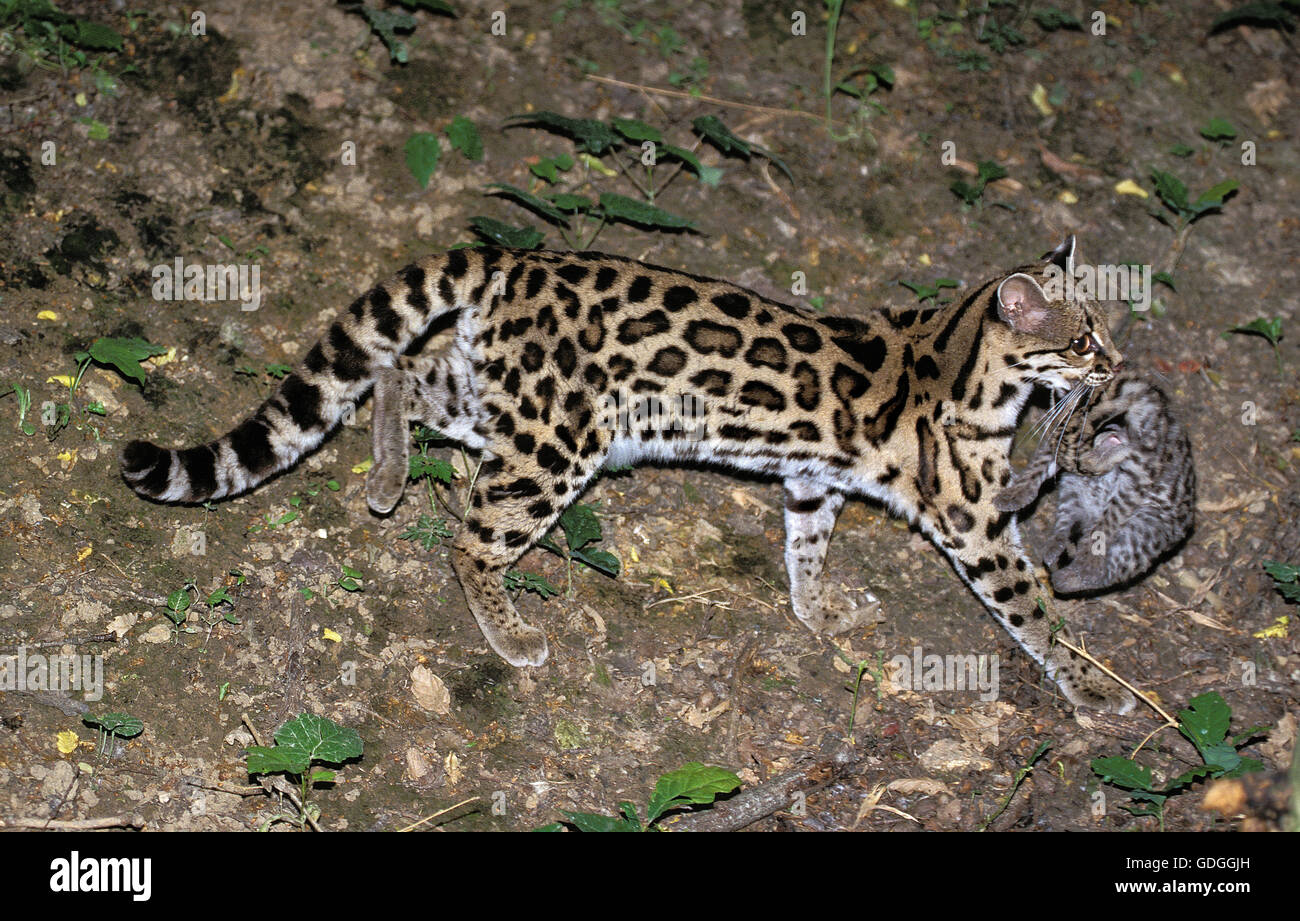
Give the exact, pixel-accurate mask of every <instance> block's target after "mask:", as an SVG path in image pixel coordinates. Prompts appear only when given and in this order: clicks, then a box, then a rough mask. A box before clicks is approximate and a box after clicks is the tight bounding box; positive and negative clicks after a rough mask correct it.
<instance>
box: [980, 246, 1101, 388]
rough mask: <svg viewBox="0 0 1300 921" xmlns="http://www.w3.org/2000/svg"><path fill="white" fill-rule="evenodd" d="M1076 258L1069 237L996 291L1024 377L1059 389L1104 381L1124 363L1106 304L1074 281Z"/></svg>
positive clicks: (1006, 280) (1000, 316) (1005, 280)
mask: <svg viewBox="0 0 1300 921" xmlns="http://www.w3.org/2000/svg"><path fill="white" fill-rule="evenodd" d="M1074 257H1075V243H1074V237H1073V236H1070V237H1067V238H1066V239H1065V242H1063V243H1062V244H1061V245H1060V246H1058V247H1057V248H1056V249H1054V250H1053V251H1052V252H1051V253H1050V254H1048V255H1047V256H1046V257H1045V259H1044V262H1043V263H1042V264H1041V265H1038V266H1023V267H1021V268H1020V269H1019V270H1017V271H1016V272H1015V273H1013V274H1011V275H1008V276H1007V277H1006V278H1004V279H1003V280H1002V282H1001V284H999V285H998V289H997V295H996V302H997V313H998V318H999V319H1000V320H1001V321H1002V322H1003V323H1005V324H1006V326H1007V327H1009V328H1010V332H1011V336H1010V337H1009V339H1010V341H1009V342H1008V345H1009V346H1010V347H1011V349H1012V350H1013V353H1014V358H1013V361H1015V362H1018V363H1019V366H1020V367H1021V368H1022V369H1023V374H1022V376H1023V377H1025V378H1027V379H1029V380H1033V381H1034V382H1035V383H1038V384H1042V385H1043V386H1045V387H1050V388H1051V389H1053V390H1056V391H1064V390H1073V389H1074V388H1075V387H1077V386H1078V385H1079V384H1087V385H1088V386H1092V387H1096V386H1100V385H1101V384H1105V383H1106V382H1108V381H1109V380H1110V379H1111V378H1112V377H1114V376H1115V371H1116V370H1117V369H1118V368H1119V367H1120V365H1121V364H1123V356H1122V355H1120V353H1119V349H1117V348H1115V343H1114V342H1112V341H1111V338H1110V331H1109V330H1108V329H1107V328H1106V314H1105V312H1104V311H1103V309H1102V306H1101V303H1100V302H1098V301H1097V300H1096V299H1095V298H1093V297H1092V296H1091V295H1090V294H1086V293H1083V292H1081V291H1080V288H1079V286H1076V285H1075V284H1074V283H1073V279H1074V277H1075V275H1074ZM1008 358H1012V355H1008ZM1010 363H1011V362H1008V364H1010Z"/></svg>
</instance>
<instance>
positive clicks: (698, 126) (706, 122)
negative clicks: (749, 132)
mask: <svg viewBox="0 0 1300 921" xmlns="http://www.w3.org/2000/svg"><path fill="white" fill-rule="evenodd" d="M691 127H692V128H694V129H695V132H696V133H697V134H699V135H700V136H701V137H703V138H704V139H705V140H706V141H708V142H709V143H710V144H712V145H713V146H714V147H716V148H718V150H720V151H722V152H723V153H724V154H729V153H735V154H737V155H739V156H740V157H741V158H743V159H745V160H748V159H749V157H750V147H749V145H748V144H747V143H745V142H744V141H742V140H741V139H740V138H738V137H736V136H735V135H734V134H732V133H731V129H729V128H728V127H727V126H726V125H724V124H723V123H722V120H721V119H719V118H718V117H717V116H715V115H701V116H700V117H699V118H697V119H695V120H694V121H693V122H691Z"/></svg>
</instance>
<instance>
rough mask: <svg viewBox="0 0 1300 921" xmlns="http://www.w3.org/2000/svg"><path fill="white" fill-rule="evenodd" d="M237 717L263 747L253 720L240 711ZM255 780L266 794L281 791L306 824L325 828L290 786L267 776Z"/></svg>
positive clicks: (315, 827)
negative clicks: (312, 815) (309, 812)
mask: <svg viewBox="0 0 1300 921" xmlns="http://www.w3.org/2000/svg"><path fill="white" fill-rule="evenodd" d="M239 718H240V721H241V722H243V724H244V725H245V726H247V727H248V731H249V733H251V734H252V736H253V741H254V742H256V743H257V744H258V746H260V747H263V748H264V747H265V746H263V745H262V738H261V736H259V735H258V734H257V728H256V727H255V726H253V721H252V720H250V719H249V718H248V714H247V713H241V714H240V715H239ZM257 782H258V784H260V785H261V787H262V789H263V790H265V791H266V792H267V793H268V794H269V793H270V792H271V791H272V790H275V791H277V792H279V793H281V794H282V795H284V796H286V797H288V799H289V802H291V803H293V805H294V808H296V809H297V810H298V815H300V816H302V817H303V818H304V819H306V820H307V824H308V825H310V826H311V827H312V829H313V830H314V831H324V830H325V829H323V828H321V827H320V825H319V824H318V823H317V821H316V820H315V819H313V818H312V817H311V816H310V815H308V814H307V810H306V808H305V807H304V806H303V804H302V801H301V800H300V799H298V794H296V793H295V792H294V790H293V788H292V787H290V786H289V785H288V784H287V783H284V782H283V781H281V782H280V783H274V782H272V781H271V780H270V778H267V777H259V778H258V779H257Z"/></svg>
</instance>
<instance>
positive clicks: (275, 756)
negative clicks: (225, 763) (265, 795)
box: [245, 745, 311, 774]
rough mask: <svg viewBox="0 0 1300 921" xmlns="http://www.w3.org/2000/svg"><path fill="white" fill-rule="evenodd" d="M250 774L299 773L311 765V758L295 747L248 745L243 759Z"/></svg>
mask: <svg viewBox="0 0 1300 921" xmlns="http://www.w3.org/2000/svg"><path fill="white" fill-rule="evenodd" d="M245 761H246V763H247V767H248V773H250V774H279V773H280V772H282V771H283V772H285V773H288V774H301V773H302V772H303V771H305V770H307V768H309V767H311V759H310V758H309V757H308V756H307V755H306V754H305V753H303V752H301V751H299V750H297V749H290V748H281V747H280V746H278V745H277V746H276V747H274V748H267V747H266V746H264V745H250V746H249V747H248V757H247V758H246V759H245Z"/></svg>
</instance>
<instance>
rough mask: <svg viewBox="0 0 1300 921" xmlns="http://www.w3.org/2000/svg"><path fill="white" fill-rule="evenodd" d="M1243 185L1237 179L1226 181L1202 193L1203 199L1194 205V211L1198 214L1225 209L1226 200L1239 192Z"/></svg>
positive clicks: (1199, 199)
mask: <svg viewBox="0 0 1300 921" xmlns="http://www.w3.org/2000/svg"><path fill="white" fill-rule="evenodd" d="M1240 185H1241V183H1240V182H1238V181H1237V180H1236V179H1225V180H1223V182H1220V183H1218V184H1217V185H1213V186H1211V187H1210V188H1208V189H1206V190H1205V191H1204V192H1202V193H1201V197H1200V198H1198V199H1196V201H1195V202H1193V203H1192V210H1193V211H1195V212H1196V213H1197V214H1201V213H1203V212H1205V211H1213V210H1214V209H1216V208H1221V207H1223V202H1224V199H1226V198H1227V197H1228V196H1229V195H1231V194H1232V193H1233V192H1235V191H1237V188H1238V186H1240Z"/></svg>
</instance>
